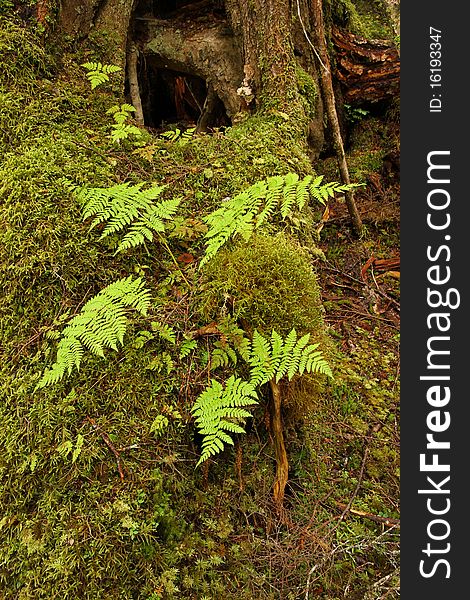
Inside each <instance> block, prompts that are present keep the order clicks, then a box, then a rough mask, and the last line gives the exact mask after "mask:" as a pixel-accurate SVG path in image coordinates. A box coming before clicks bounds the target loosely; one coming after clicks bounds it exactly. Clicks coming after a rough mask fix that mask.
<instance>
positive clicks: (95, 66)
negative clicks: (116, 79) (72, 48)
mask: <svg viewBox="0 0 470 600" xmlns="http://www.w3.org/2000/svg"><path fill="white" fill-rule="evenodd" d="M81 66H82V67H83V68H84V69H86V70H87V71H88V72H87V74H86V76H87V79H88V81H89V82H90V83H91V89H92V90H94V89H95V88H96V87H98V86H99V85H101V84H102V83H105V82H106V81H109V75H110V73H116V72H117V71H120V70H121V67H117V66H116V65H103V64H102V63H100V62H86V63H83V64H82V65H81Z"/></svg>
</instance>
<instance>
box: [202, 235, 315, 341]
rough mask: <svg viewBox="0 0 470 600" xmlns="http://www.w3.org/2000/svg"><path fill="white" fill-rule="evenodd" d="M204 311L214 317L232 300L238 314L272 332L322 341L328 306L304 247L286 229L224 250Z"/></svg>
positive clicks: (213, 267)
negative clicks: (306, 335)
mask: <svg viewBox="0 0 470 600" xmlns="http://www.w3.org/2000/svg"><path fill="white" fill-rule="evenodd" d="M205 279H206V283H205V284H203V285H204V290H203V293H202V294H201V302H200V306H201V309H200V310H201V312H202V313H203V315H204V318H205V319H213V318H215V317H216V315H217V314H218V312H219V310H221V309H222V308H223V307H224V306H225V307H227V305H229V306H230V307H232V308H231V310H232V314H233V316H234V317H235V318H236V319H241V320H243V321H245V322H246V323H248V324H249V326H250V327H252V328H257V329H258V330H259V331H261V332H263V333H265V334H266V333H270V332H271V330H272V329H273V328H274V329H276V330H277V331H278V333H281V334H283V335H284V334H286V333H288V332H289V331H290V330H291V329H292V328H293V327H295V328H296V330H297V332H298V333H311V334H312V335H313V336H314V338H318V340H319V341H320V340H321V338H322V335H323V332H324V327H323V310H322V306H321V300H320V290H319V287H318V283H317V278H316V275H315V273H314V271H313V270H312V267H311V264H310V260H309V258H308V256H307V255H306V253H305V252H303V251H302V250H301V248H300V247H299V246H298V245H297V244H295V243H294V242H292V241H291V240H289V239H288V238H287V237H286V236H285V235H284V234H278V235H275V236H272V237H264V236H255V237H253V238H252V239H251V240H250V241H249V242H248V243H247V244H246V245H240V246H238V247H235V248H234V249H233V250H222V251H220V252H219V254H218V255H216V257H215V258H214V259H213V260H212V261H211V262H210V263H209V264H208V266H207V267H206V269H205Z"/></svg>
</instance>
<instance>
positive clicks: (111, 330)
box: [36, 276, 150, 389]
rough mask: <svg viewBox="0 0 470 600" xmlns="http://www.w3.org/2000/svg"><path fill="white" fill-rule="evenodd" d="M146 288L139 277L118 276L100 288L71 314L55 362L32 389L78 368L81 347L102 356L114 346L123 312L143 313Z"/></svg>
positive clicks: (147, 295)
mask: <svg viewBox="0 0 470 600" xmlns="http://www.w3.org/2000/svg"><path fill="white" fill-rule="evenodd" d="M149 305H150V292H149V290H148V289H147V288H146V287H145V285H144V283H143V281H142V279H141V278H137V279H133V278H132V276H130V277H126V278H124V279H120V280H119V281H115V282H114V283H111V284H110V285H108V286H107V287H105V288H104V289H102V290H101V291H100V292H99V293H98V294H97V295H96V296H94V297H93V298H92V299H91V300H89V301H88V302H87V303H86V304H85V305H84V306H83V308H82V309H81V311H80V312H79V313H78V314H77V315H75V316H74V317H72V319H71V320H70V321H69V323H68V325H67V326H66V327H65V328H64V330H63V331H62V334H61V339H60V342H59V345H58V348H57V357H56V362H55V363H54V364H53V365H52V367H51V368H50V369H49V370H47V371H46V372H45V373H44V374H43V376H42V379H41V380H40V381H39V383H38V385H37V386H36V389H39V388H43V387H45V386H47V385H52V384H54V383H57V382H58V381H60V380H61V379H62V378H63V377H64V375H66V374H68V375H70V374H71V372H72V371H73V369H74V368H76V369H77V370H78V369H79V368H80V364H81V361H82V357H83V354H84V351H85V349H88V350H90V351H91V352H92V353H93V354H96V355H98V356H104V349H105V348H112V349H113V350H117V349H118V345H119V344H121V345H122V344H123V339H124V335H125V333H126V329H127V323H128V319H127V312H128V310H129V309H134V310H136V311H137V312H139V313H140V314H142V315H146V314H147V310H148V307H149Z"/></svg>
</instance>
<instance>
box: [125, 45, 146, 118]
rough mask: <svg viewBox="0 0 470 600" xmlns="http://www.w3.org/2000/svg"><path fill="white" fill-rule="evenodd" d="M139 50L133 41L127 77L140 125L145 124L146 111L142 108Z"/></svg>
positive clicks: (129, 54) (129, 52)
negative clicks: (138, 68) (138, 63)
mask: <svg viewBox="0 0 470 600" xmlns="http://www.w3.org/2000/svg"><path fill="white" fill-rule="evenodd" d="M138 57H139V51H138V50H137V47H136V45H135V44H134V43H133V42H131V43H130V46H129V51H128V53H127V77H128V79H129V94H130V97H131V102H132V105H133V107H134V108H135V122H136V124H137V126H138V127H143V126H144V111H143V109H142V100H141V98H140V91H139V78H138V75H137V61H138Z"/></svg>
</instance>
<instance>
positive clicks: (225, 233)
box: [200, 173, 358, 267]
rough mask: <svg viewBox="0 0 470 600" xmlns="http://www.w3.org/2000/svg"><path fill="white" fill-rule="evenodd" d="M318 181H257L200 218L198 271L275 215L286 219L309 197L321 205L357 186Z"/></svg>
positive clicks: (291, 176)
mask: <svg viewBox="0 0 470 600" xmlns="http://www.w3.org/2000/svg"><path fill="white" fill-rule="evenodd" d="M322 181H323V177H322V176H320V177H317V178H316V179H315V180H313V181H312V176H311V175H307V176H306V177H304V178H303V179H300V178H299V176H298V175H297V174H296V173H287V175H283V176H280V175H277V176H274V177H269V178H268V179H265V180H263V181H258V182H256V183H255V184H253V185H252V186H250V187H249V188H248V189H246V190H244V191H243V192H241V193H240V194H237V195H236V196H234V197H233V198H229V199H227V200H225V201H224V202H223V204H222V206H221V207H220V208H218V209H217V210H215V211H213V212H212V213H211V214H209V215H207V217H205V218H204V221H205V223H206V224H207V225H208V226H209V229H208V231H207V233H206V235H205V239H206V250H205V254H204V256H203V258H202V260H201V263H200V267H202V266H203V265H204V264H205V263H206V262H207V261H209V260H210V259H211V258H212V257H213V256H215V254H217V252H218V251H219V249H220V248H221V247H222V246H223V245H224V244H225V243H227V242H228V241H229V240H231V239H233V238H235V237H236V236H240V237H242V238H243V239H244V240H245V241H246V240H248V239H249V238H250V236H251V235H252V233H253V231H254V229H255V228H259V227H261V225H263V223H265V222H266V221H267V219H268V218H270V217H272V216H273V214H274V213H275V211H279V213H280V215H281V217H282V218H286V217H287V216H288V215H289V214H290V213H291V212H292V210H293V209H294V208H298V209H302V208H303V207H304V206H305V204H306V203H307V201H308V200H309V198H310V197H312V198H313V199H315V200H317V201H318V202H320V203H321V204H325V202H326V200H327V199H328V198H330V197H333V196H334V195H335V194H336V193H338V192H345V191H347V190H351V189H353V188H355V187H357V186H358V184H349V185H341V184H339V183H336V182H330V183H326V184H322Z"/></svg>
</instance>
